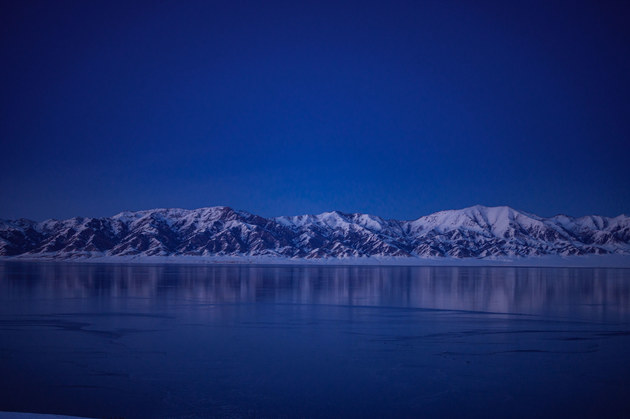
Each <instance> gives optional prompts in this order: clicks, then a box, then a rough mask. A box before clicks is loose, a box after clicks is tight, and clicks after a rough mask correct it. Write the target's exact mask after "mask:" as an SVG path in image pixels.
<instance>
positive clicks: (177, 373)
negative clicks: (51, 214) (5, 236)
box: [0, 262, 630, 418]
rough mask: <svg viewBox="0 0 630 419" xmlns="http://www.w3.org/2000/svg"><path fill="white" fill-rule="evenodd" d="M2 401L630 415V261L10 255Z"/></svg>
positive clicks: (304, 412) (193, 410) (1, 405)
mask: <svg viewBox="0 0 630 419" xmlns="http://www.w3.org/2000/svg"><path fill="white" fill-rule="evenodd" d="M0 411H13V412H15V411H17V412H38V413H54V414H64V415H76V416H88V417H116V418H120V417H126V418H135V417H186V418H192V417H340V416H343V417H419V416H425V417H462V416H465V417H489V416H491V417H559V416H562V417H630V270H627V269H586V268H573V269H564V268H506V267H495V268H483V267H471V268H466V267H456V268H448V267H430V268H422V267H348V266H345V267H319V266H280V267H273V266H184V265H163V266H145V265H87V264H63V263H60V264H44V263H33V264H28V263H14V262H5V263H0Z"/></svg>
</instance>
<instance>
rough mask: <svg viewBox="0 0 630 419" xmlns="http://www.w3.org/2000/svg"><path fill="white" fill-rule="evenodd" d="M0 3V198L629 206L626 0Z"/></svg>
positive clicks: (76, 202) (597, 209)
mask: <svg viewBox="0 0 630 419" xmlns="http://www.w3.org/2000/svg"><path fill="white" fill-rule="evenodd" d="M0 4H1V6H0V7H1V8H0V62H1V63H2V65H1V66H0V89H1V92H0V218H9V219H13V218H20V217H24V218H30V219H34V220H43V219H47V218H70V217H74V216H91V217H100V216H110V215H113V214H116V213H118V212H121V211H124V210H142V209H150V208H159V207H178V208H199V207H207V206H214V205H227V206H231V207H233V208H237V209H242V210H246V211H249V212H252V213H256V214H259V215H262V216H279V215H296V214H306V213H320V212H323V211H330V210H340V211H346V212H364V213H371V214H376V215H380V216H382V217H386V218H397V219H414V218H417V217H419V216H421V215H425V214H428V213H431V212H435V211H439V210H444V209H455V208H463V207H467V206H471V205H475V204H482V205H487V206H494V205H509V206H512V207H514V208H517V209H521V210H525V211H528V212H532V213H536V214H539V215H542V216H552V215H555V214H559V213H563V214H568V215H573V216H581V215H586V214H601V215H606V216H615V215H618V214H620V213H626V214H629V213H630V77H629V75H630V25H628V23H627V22H629V21H630V3H628V2H606V1H591V2H581V1H570V2H562V1H555V2H549V1H540V2H537V1H528V2H511V1H509V2H505V1H496V2H485V1H475V2H470V1H461V2H458V1H449V0H440V1H408V2H407V1H382V2H374V1H369V0H363V1H358V2H344V1H331V2H327V1H313V2H308V1H297V2H296V1H287V2H274V1H264V2H261V1H252V2H248V1H242V2H239V1H233V0H229V1H217V2H213V1H185V2H181V1H158V0H154V1H146V2H144V1H118V2H117V1H112V0H108V1H102V2H100V1H67V0H58V1H32V0H24V1H19V2H16V1H2V2H1V3H0Z"/></svg>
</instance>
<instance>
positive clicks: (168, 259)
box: [0, 254, 630, 268]
mask: <svg viewBox="0 0 630 419" xmlns="http://www.w3.org/2000/svg"><path fill="white" fill-rule="evenodd" d="M0 262H35V263H42V262H43V263H46V262H47V263H79V264H83V263H85V264H117V263H118V264H129V265H162V264H179V265H198V266H199V265H201V266H202V265H264V266H273V265H277V266H392V267H395V266H400V267H513V268H518V267H532V268H630V256H628V255H584V256H536V257H512V258H507V257H506V258H496V259H487V258H483V259H482V258H445V257H441V258H419V257H404V258H403V257H401V258H392V257H390V258H385V257H383V258H379V257H359V258H325V259H301V258H283V257H273V256H96V255H94V256H93V255H89V256H88V255H86V256H78V257H60V256H58V255H53V254H51V255H43V256H38V257H29V256H0Z"/></svg>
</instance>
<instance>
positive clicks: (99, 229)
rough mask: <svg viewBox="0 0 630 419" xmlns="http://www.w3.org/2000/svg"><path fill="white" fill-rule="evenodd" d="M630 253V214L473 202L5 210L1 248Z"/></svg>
mask: <svg viewBox="0 0 630 419" xmlns="http://www.w3.org/2000/svg"><path fill="white" fill-rule="evenodd" d="M588 254H620V255H630V217H628V216H625V215H620V216H618V217H614V218H609V217H600V216H595V215H592V216H586V217H580V218H573V217H568V216H565V215H558V216H555V217H551V218H543V217H539V216H536V215H533V214H528V213H526V212H522V211H517V210H515V209H512V208H510V207H484V206H479V205H478V206H474V207H470V208H464V209H461V210H451V211H441V212H437V213H435V214H431V215H427V216H424V217H420V218H418V219H417V220H413V221H398V220H386V219H383V218H380V217H377V216H373V215H368V214H347V213H342V212H338V211H333V212H325V213H322V214H319V215H301V216H295V217H277V218H263V217H259V216H257V215H254V214H249V213H247V212H244V211H236V210H233V209H231V208H228V207H211V208H200V209H196V210H185V209H155V210H148V211H138V212H123V213H120V214H118V215H115V216H113V217H109V218H81V217H77V218H72V219H68V220H60V221H58V220H47V221H43V222H35V221H30V220H25V219H20V220H13V221H8V220H0V255H1V256H20V257H27V258H54V259H74V258H83V257H100V256H179V255H186V256H271V257H276V256H277V257H283V258H295V259H325V258H355V257H405V258H409V257H420V258H425V257H454V258H501V257H527V256H543V255H563V256H569V255H588Z"/></svg>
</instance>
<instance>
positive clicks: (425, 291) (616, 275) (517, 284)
mask: <svg viewBox="0 0 630 419" xmlns="http://www.w3.org/2000/svg"><path fill="white" fill-rule="evenodd" d="M11 266H12V264H10V263H9V264H0V279H1V282H0V287H1V288H0V289H1V291H2V293H3V295H5V296H7V295H12V294H25V295H28V296H29V297H32V298H36V297H42V298H46V297H55V298H81V297H88V296H92V297H94V296H100V297H103V298H105V297H112V298H116V297H129V298H149V299H152V300H155V301H159V302H161V303H168V302H169V301H173V302H177V301H182V300H191V301H198V302H205V303H213V304H222V303H256V302H259V303H260V302H264V303H284V304H329V305H349V306H389V307H414V308H430V309H446V310H469V311H485V312H496V313H523V314H540V313H547V312H562V311H567V312H570V313H572V314H576V312H580V310H583V311H584V312H585V313H588V315H590V316H597V315H602V316H603V315H606V316H614V315H619V316H621V318H623V316H626V315H628V312H629V310H630V281H629V280H628V270H624V269H605V268H601V269H598V268H592V269H591V268H510V267H373V266H366V267H361V266H350V267H347V266H341V267H330V266H277V267H276V266H243V265H238V266H229V265H219V266H204V265H201V266H195V265H157V266H155V265H149V266H146V265H106V264H100V265H87V264H63V263H61V264H44V263H35V264H26V265H19V269H18V270H17V271H16V270H13V269H12V268H11ZM14 266H15V265H14Z"/></svg>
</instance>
